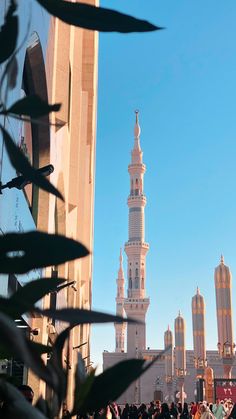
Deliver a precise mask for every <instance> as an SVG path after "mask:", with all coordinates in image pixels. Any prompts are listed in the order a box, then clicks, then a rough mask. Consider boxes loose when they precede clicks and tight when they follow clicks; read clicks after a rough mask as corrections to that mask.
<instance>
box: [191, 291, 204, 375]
mask: <svg viewBox="0 0 236 419" xmlns="http://www.w3.org/2000/svg"><path fill="white" fill-rule="evenodd" d="M192 320H193V350H194V366H195V369H196V375H197V377H199V378H200V377H201V378H202V377H203V375H204V370H205V366H206V344H205V302H204V298H203V296H202V295H201V294H200V291H199V288H197V292H196V294H195V295H194V296H193V298H192Z"/></svg>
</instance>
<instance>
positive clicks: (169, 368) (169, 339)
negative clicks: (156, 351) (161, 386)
mask: <svg viewBox="0 0 236 419" xmlns="http://www.w3.org/2000/svg"><path fill="white" fill-rule="evenodd" d="M164 347H165V349H167V348H168V349H167V351H166V354H165V376H166V381H167V383H168V382H171V381H172V379H173V335H172V332H171V330H170V328H169V326H168V329H167V330H166V331H165V333H164Z"/></svg>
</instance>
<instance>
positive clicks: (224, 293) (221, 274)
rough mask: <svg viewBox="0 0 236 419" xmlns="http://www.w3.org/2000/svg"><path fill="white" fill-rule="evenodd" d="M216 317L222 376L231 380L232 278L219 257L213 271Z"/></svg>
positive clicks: (232, 351) (232, 344)
mask: <svg viewBox="0 0 236 419" xmlns="http://www.w3.org/2000/svg"><path fill="white" fill-rule="evenodd" d="M215 291H216V315H217V326H218V350H219V354H220V356H221V358H222V360H223V366H224V376H225V378H231V370H232V364H233V358H234V342H233V325H232V298H231V292H232V276H231V272H230V269H229V267H228V266H226V265H225V264H224V258H223V256H221V261H220V264H219V266H217V268H216V269H215Z"/></svg>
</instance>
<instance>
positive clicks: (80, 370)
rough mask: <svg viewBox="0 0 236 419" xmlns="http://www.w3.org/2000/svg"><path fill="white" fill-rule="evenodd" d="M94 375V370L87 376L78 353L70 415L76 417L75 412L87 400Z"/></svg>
mask: <svg viewBox="0 0 236 419" xmlns="http://www.w3.org/2000/svg"><path fill="white" fill-rule="evenodd" d="M94 375H95V370H93V371H91V373H90V374H89V375H87V374H86V371H85V364H84V360H83V359H82V355H81V354H80V353H78V362H77V367H76V370H75V390H74V406H73V411H72V415H76V414H77V412H79V410H80V407H81V406H82V405H83V402H84V400H86V399H87V396H88V394H89V392H90V389H91V386H92V384H93V381H94Z"/></svg>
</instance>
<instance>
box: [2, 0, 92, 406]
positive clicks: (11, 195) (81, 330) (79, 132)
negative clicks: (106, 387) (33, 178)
mask: <svg viewBox="0 0 236 419" xmlns="http://www.w3.org/2000/svg"><path fill="white" fill-rule="evenodd" d="M86 2H87V3H90V4H93V5H97V3H98V1H97V0H88V1H86ZM19 3H20V2H19ZM30 3H31V7H32V17H31V24H30V32H29V35H28V40H27V43H26V46H25V48H23V49H22V50H21V51H20V53H19V56H18V61H19V75H18V83H17V86H16V88H15V90H14V91H13V93H12V97H10V98H9V101H11V102H13V100H16V99H18V98H19V97H22V95H23V96H24V95H29V94H38V95H39V96H41V97H42V98H43V99H45V100H48V101H49V103H62V107H61V110H60V111H59V112H58V113H56V114H55V115H54V116H53V120H52V122H53V123H54V124H56V126H55V125H52V126H51V127H49V126H47V125H46V124H43V125H39V126H36V125H31V126H29V124H28V125H27V124H24V123H21V122H19V123H18V122H17V123H15V122H14V121H13V122H12V121H11V122H9V129H10V130H11V132H12V133H13V137H14V139H15V141H16V143H17V144H18V145H19V146H20V147H22V148H24V149H25V150H26V152H27V155H28V156H29V159H30V160H31V162H32V164H33V165H34V166H35V167H36V168H37V167H42V166H45V165H47V164H49V163H50V164H52V165H53V166H54V172H53V174H52V175H51V176H50V181H51V182H52V183H53V184H54V185H55V186H56V187H57V188H58V189H59V190H60V192H61V193H62V194H63V196H64V198H65V202H63V201H60V200H58V199H56V198H55V197H54V196H52V195H49V194H47V193H46V192H44V191H42V190H38V189H37V188H35V187H32V186H30V187H28V188H27V189H25V190H24V191H18V190H10V191H6V193H5V194H4V200H3V199H2V200H1V202H0V231H1V233H2V234H4V233H5V232H7V231H10V230H11V231H12V230H14V231H28V230H31V229H35V228H37V229H39V230H41V231H48V232H50V233H54V232H56V233H59V234H64V235H66V236H68V237H73V238H74V239H76V240H79V241H81V242H82V243H83V244H84V245H85V246H87V247H88V249H89V250H90V251H91V254H90V256H88V257H86V258H84V259H81V260H76V261H73V262H70V263H67V264H65V265H63V266H62V265H61V266H54V267H52V268H50V269H49V268H48V269H47V270H46V272H37V275H36V277H40V276H42V275H45V274H46V275H47V276H51V275H53V276H54V277H55V276H58V277H62V278H65V279H66V280H67V281H68V282H72V281H74V283H73V284H71V285H70V286H68V287H66V288H64V289H63V290H62V291H60V292H59V293H57V295H56V296H55V295H50V296H47V297H46V299H45V301H44V302H42V304H43V305H44V306H45V307H49V306H51V307H57V308H59V307H83V308H88V309H89V308H90V307H91V292H92V291H91V284H92V250H93V218H94V178H95V150H96V114H97V64H98V34H97V32H93V31H88V30H83V29H80V28H76V27H72V26H69V25H66V24H65V23H63V22H61V21H59V20H58V19H55V18H52V17H50V16H49V15H48V14H47V13H46V12H45V11H44V10H43V9H42V8H41V7H40V6H39V5H38V3H37V2H35V1H32V2H30ZM7 5H8V1H7V0H6V1H5V2H2V5H1V9H0V16H1V18H2V17H3V16H4V14H5V11H6V9H7ZM19 10H20V11H19V13H20V16H21V28H20V36H23V33H25V31H24V29H25V27H26V22H27V16H26V15H27V13H26V11H25V9H24V7H23V4H22V3H21V4H19ZM43 122H48V119H47V117H45V118H44V121H43ZM0 147H1V156H2V157H1V161H0V165H1V180H2V182H5V181H8V180H10V179H11V178H12V177H14V176H15V172H14V170H13V169H12V168H11V166H10V164H9V161H8V157H7V155H6V151H5V149H4V145H3V143H2V140H1V141H0ZM9 207H10V208H11V209H10V213H9ZM34 275H35V273H34ZM33 278H34V276H33V274H32V275H31V273H29V274H27V275H26V276H25V277H24V278H18V277H17V276H15V278H14V284H15V286H16V287H17V284H18V285H19V284H23V283H25V282H27V281H29V280H31V279H33ZM9 281H10V279H9V278H7V277H6V278H5V284H6V286H5V288H3V289H2V288H1V289H0V292H1V294H3V295H6V294H8V293H9V283H10V282H9ZM11 281H12V279H11ZM7 284H8V285H7ZM24 322H25V323H26V325H27V326H28V327H29V330H35V329H37V331H38V334H36V335H32V339H34V340H35V341H38V342H42V343H44V344H48V343H50V342H53V341H54V340H55V338H56V336H57V334H58V332H60V331H61V330H62V329H63V327H64V325H63V324H61V323H60V322H56V323H53V322H51V321H50V320H48V319H45V318H44V319H42V318H32V317H27V318H25V319H24ZM81 343H85V344H84V345H83V346H82V347H81V349H73V348H75V347H76V346H78V345H80V344H81ZM78 350H80V351H81V353H82V356H83V357H84V358H85V359H86V365H87V366H88V365H89V363H90V327H89V326H87V325H85V326H81V327H76V328H75V329H74V330H73V332H72V333H71V338H70V342H69V356H68V358H65V365H66V363H68V364H69V366H70V370H69V371H70V385H69V388H68V404H69V405H70V402H71V397H72V391H73V386H72V378H73V375H74V366H75V363H76V360H77V353H78ZM23 380H24V382H28V383H29V384H30V385H32V387H33V389H34V391H35V397H37V396H38V395H39V394H42V395H43V396H45V394H46V392H47V391H48V389H46V386H45V384H44V383H43V382H42V381H39V380H38V379H37V378H36V377H35V376H34V375H33V374H32V373H30V372H28V371H25V372H24V377H23Z"/></svg>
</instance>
